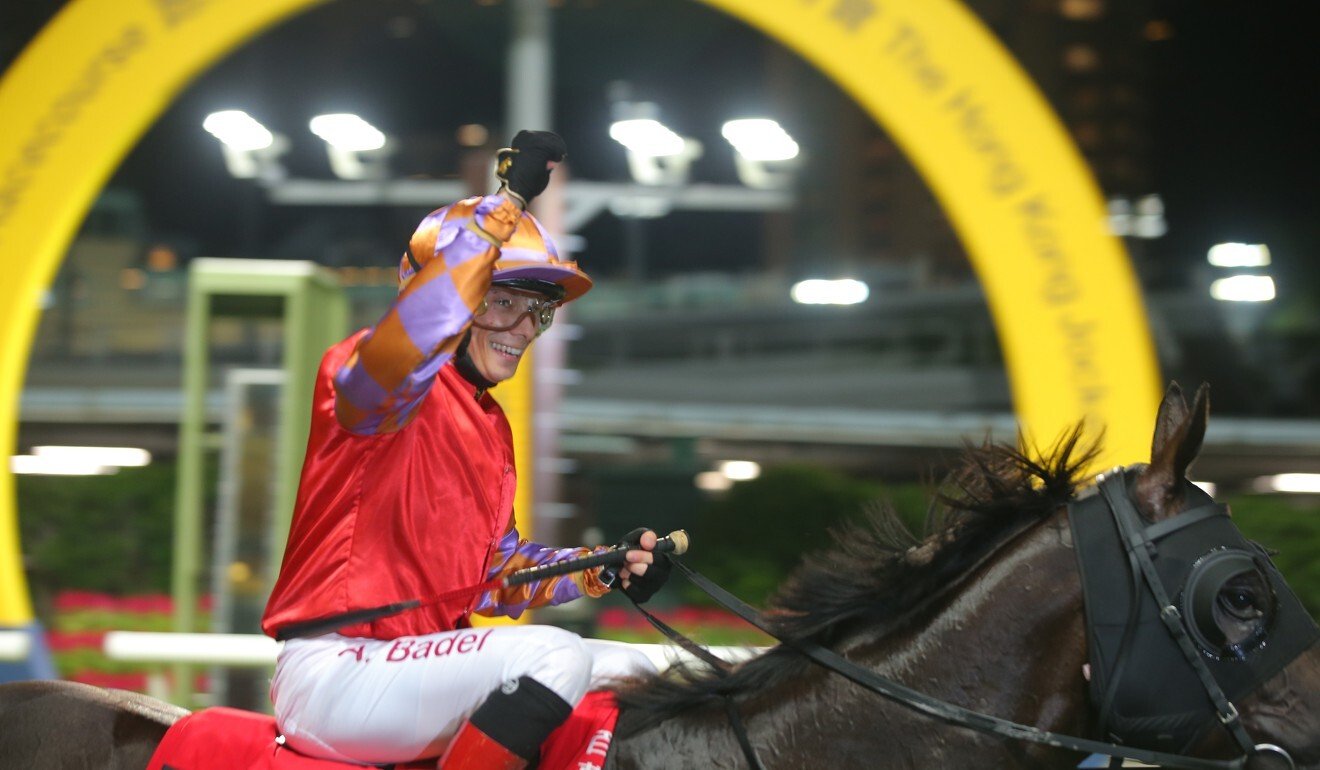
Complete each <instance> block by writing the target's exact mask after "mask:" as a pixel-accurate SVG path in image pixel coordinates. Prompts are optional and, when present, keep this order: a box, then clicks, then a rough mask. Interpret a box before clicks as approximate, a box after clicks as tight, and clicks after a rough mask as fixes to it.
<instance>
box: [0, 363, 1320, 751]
mask: <svg viewBox="0 0 1320 770" xmlns="http://www.w3.org/2000/svg"><path fill="white" fill-rule="evenodd" d="M1208 408H1209V401H1208V395H1207V389H1206V388H1205V386H1202V387H1201V389H1199V390H1198V391H1197V393H1196V396H1195V398H1194V400H1193V404H1192V406H1191V407H1189V406H1188V405H1187V403H1186V401H1185V399H1184V397H1183V395H1182V392H1181V390H1180V389H1179V388H1178V386H1177V385H1176V384H1174V385H1171V386H1170V388H1169V389H1168V391H1167V392H1166V394H1165V397H1164V399H1163V401H1162V403H1161V405H1160V409H1159V413H1158V416H1157V418H1156V426H1155V431H1154V437H1153V441H1152V453H1151V461H1150V463H1148V464H1142V465H1136V466H1131V467H1129V468H1128V469H1126V470H1125V471H1124V472H1123V474H1122V475H1121V477H1120V480H1121V481H1122V484H1121V485H1120V486H1118V487H1112V488H1113V489H1118V490H1120V493H1122V494H1124V496H1125V497H1126V499H1127V501H1128V504H1130V505H1131V506H1132V508H1133V509H1135V511H1136V512H1137V515H1139V516H1140V517H1141V519H1142V520H1143V521H1144V522H1146V523H1147V524H1150V525H1151V526H1154V527H1160V526H1161V524H1162V523H1163V522H1170V521H1173V520H1174V519H1175V517H1178V516H1179V515H1180V514H1183V513H1184V512H1187V513H1188V514H1193V513H1194V510H1193V509H1197V510H1199V508H1198V506H1200V504H1201V503H1203V502H1204V501H1202V500H1200V499H1199V498H1198V495H1203V493H1200V492H1199V491H1198V490H1196V489H1195V488H1194V487H1193V486H1192V485H1191V484H1190V482H1189V481H1188V480H1187V468H1188V466H1189V465H1190V464H1191V462H1192V461H1193V460H1194V459H1195V457H1196V455H1197V453H1198V452H1199V449H1200V446H1201V442H1202V439H1203V437H1204V434H1205V426H1206V422H1207V419H1208ZM1081 435H1082V434H1081V430H1080V427H1079V428H1077V429H1075V430H1073V431H1072V432H1071V433H1069V434H1068V435H1066V436H1064V437H1063V438H1062V439H1061V440H1060V441H1059V442H1057V443H1056V444H1055V446H1054V447H1053V448H1051V449H1050V450H1049V451H1047V452H1045V453H1043V456H1041V457H1038V458H1033V457H1031V456H1028V454H1027V453H1026V452H1024V451H1021V450H1019V449H1017V448H1014V447H1011V446H1007V445H994V444H986V445H982V446H978V447H969V448H968V450H967V451H966V453H965V456H964V462H963V465H962V466H961V469H960V470H958V471H956V472H955V473H954V474H953V475H952V476H951V479H952V481H953V482H954V483H953V485H952V486H951V487H949V488H946V491H944V492H941V493H939V494H938V495H937V496H936V497H935V499H934V501H933V502H932V520H933V521H934V523H935V526H933V527H930V528H929V529H930V530H931V534H929V535H927V536H926V537H924V538H922V539H918V538H916V537H914V536H912V535H910V534H908V533H907V531H906V530H905V529H903V528H902V526H901V525H899V524H898V523H897V519H896V518H895V517H894V516H893V514H892V513H885V512H883V511H882V512H879V513H877V514H875V515H873V516H872V517H870V518H868V519H867V520H865V521H863V522H861V523H858V524H854V525H851V526H849V527H848V528H846V529H844V530H841V531H840V532H839V533H837V535H836V539H835V544H834V545H833V546H832V547H829V548H827V549H826V550H824V551H823V552H821V553H819V554H817V555H815V556H812V557H809V558H808V559H806V560H805V561H804V563H803V564H802V565H801V566H800V567H799V568H798V570H797V571H796V572H795V573H794V574H793V575H791V576H790V578H789V579H788V580H787V581H786V582H785V584H784V585H783V586H781V588H780V590H779V591H778V592H777V593H776V595H775V596H774V597H773V598H772V600H771V601H770V604H769V608H768V610H767V612H766V615H765V616H766V617H767V618H769V622H770V624H771V626H772V630H773V631H774V632H775V634H776V636H778V637H779V638H781V639H786V640H791V641H790V643H784V644H781V645H779V646H776V647H773V648H771V649H770V650H769V651H767V652H765V653H764V654H762V655H760V656H758V657H755V658H752V659H751V660H748V661H745V662H743V663H741V664H739V665H737V666H736V667H734V668H733V669H732V670H729V671H724V670H716V669H714V668H701V667H696V666H691V667H679V668H678V669H677V670H671V671H670V672H667V673H665V674H661V675H658V676H654V677H647V678H643V679H638V680H633V681H631V682H627V683H624V684H622V685H620V686H619V687H618V688H617V691H616V697H617V700H618V703H619V706H620V716H619V721H618V724H617V726H616V730H615V740H614V744H613V746H612V749H611V755H610V758H609V760H608V762H607V766H609V767H612V768H614V769H615V770H652V769H655V768H730V769H733V768H745V767H747V766H748V765H749V763H750V762H751V761H753V759H751V758H749V757H748V756H746V755H745V753H744V751H743V749H742V748H741V747H740V743H739V741H738V740H737V739H736V738H735V732H734V731H733V730H732V729H731V726H730V719H731V711H732V712H733V713H736V715H737V716H738V717H739V718H740V721H741V723H742V724H743V725H744V726H745V731H746V736H747V737H748V739H749V743H750V745H751V746H752V747H753V749H752V751H753V752H754V754H755V755H756V757H755V761H759V762H760V763H762V764H763V766H764V767H766V768H768V769H770V770H774V769H778V768H800V767H817V766H826V767H843V766H849V767H852V766H865V767H876V768H916V767H941V768H986V767H1019V768H1071V767H1075V766H1077V764H1078V761H1079V759H1080V758H1081V757H1082V756H1083V755H1082V754H1079V753H1078V752H1077V751H1071V750H1066V749H1061V748H1057V747H1054V746H1050V745H1042V744H1037V743H1029V742H1023V741H1019V740H1015V739H1012V738H1005V737H1002V736H995V735H989V734H985V733H982V732H977V731H973V730H969V729H967V728H965V727H962V726H957V725H954V724H949V723H947V722H943V721H938V720H933V719H931V718H930V717H929V716H927V715H924V714H920V713H917V712H916V711H913V710H911V709H908V708H904V707H903V706H902V705H901V704H896V703H893V702H890V701H889V700H886V699H882V698H880V697H879V696H877V695H876V694H874V693H872V692H868V691H867V690H866V689H864V688H862V687H859V686H857V685H856V684H854V683H852V682H850V681H848V680H846V679H845V678H843V677H841V676H837V675H835V674H833V673H831V672H829V671H827V670H825V669H824V668H822V667H818V666H815V665H812V663H811V662H810V661H808V660H806V659H805V658H804V657H803V656H802V655H801V654H799V652H798V650H797V644H798V643H800V642H803V641H809V642H812V643H816V644H820V645H823V646H824V647H826V648H829V649H830V650H833V651H835V652H837V653H839V654H841V655H842V656H844V657H845V658H846V659H847V660H848V661H851V662H852V663H855V664H858V665H860V666H863V667H865V668H866V669H868V670H870V671H873V672H875V673H878V674H880V675H882V676H884V677H887V678H889V679H891V680H894V681H898V682H902V683H904V684H905V685H906V686H908V687H910V688H912V689H914V690H918V691H920V692H922V693H924V694H927V695H930V696H933V697H935V698H939V699H941V700H943V701H947V702H950V703H953V704H957V705H960V706H963V707H966V708H969V709H972V710H974V711H976V712H980V713H984V714H990V715H995V716H997V717H1001V718H1004V719H1009V720H1012V721H1014V722H1017V723H1021V724H1025V725H1029V726H1034V727H1037V728H1040V729H1042V730H1048V731H1051V732H1057V733H1063V734H1067V735H1074V736H1088V735H1089V736H1092V737H1095V738H1102V739H1108V738H1111V737H1114V735H1115V733H1116V732H1117V730H1116V728H1115V725H1117V724H1118V722H1117V721H1116V720H1110V719H1109V718H1108V715H1107V714H1106V713H1102V706H1101V705H1100V704H1097V703H1096V698H1095V697H1094V695H1095V693H1093V692H1092V689H1093V685H1094V684H1095V683H1094V682H1093V681H1090V680H1092V679H1094V678H1096V677H1103V676H1105V672H1097V671H1096V670H1095V669H1094V664H1095V663H1096V662H1097V660H1099V661H1101V665H1103V661H1104V658H1103V656H1102V658H1100V659H1097V658H1095V657H1093V656H1090V655H1089V654H1088V653H1093V652H1095V650H1094V649H1092V650H1088V645H1092V646H1094V645H1097V644H1098V643H1099V641H1098V640H1100V639H1101V637H1099V636H1096V635H1094V634H1093V633H1091V632H1090V630H1089V627H1088V611H1090V608H1089V607H1087V606H1085V605H1084V599H1083V597H1084V594H1087V596H1088V599H1089V598H1090V593H1088V592H1089V591H1090V590H1091V589H1089V588H1085V587H1084V582H1085V581H1084V576H1083V571H1082V570H1079V558H1078V554H1077V550H1078V548H1077V543H1076V542H1075V541H1074V530H1073V529H1072V528H1071V527H1070V521H1069V517H1070V516H1074V517H1076V516H1078V515H1080V514H1079V513H1078V511H1079V510H1080V509H1079V508H1077V507H1076V506H1077V505H1078V504H1079V502H1078V501H1079V500H1080V499H1081V498H1082V497H1083V496H1085V494H1086V491H1085V490H1084V489H1083V481H1084V469H1085V468H1086V467H1087V466H1088V465H1089V464H1090V463H1091V462H1093V461H1094V458H1095V456H1096V454H1097V452H1096V448H1095V446H1093V445H1083V444H1082V440H1081ZM1038 454H1040V453H1038ZM1092 489H1094V488H1092ZM1198 516H1199V514H1197V515H1196V516H1194V517H1193V518H1197V517H1198ZM1165 529H1168V527H1165ZM1239 537H1240V536H1239ZM1161 547H1162V546H1161ZM1207 550H1208V551H1209V552H1210V553H1212V554H1213V553H1220V552H1223V553H1227V552H1228V551H1229V550H1231V549H1225V548H1218V547H1211V548H1209V549H1207ZM1262 553H1263V552H1262ZM1252 558H1255V557H1252ZM1262 558H1263V557H1262ZM1198 563H1199V562H1198ZM1134 571H1135V568H1134ZM1129 578H1131V579H1133V580H1135V579H1136V577H1135V576H1134V575H1128V576H1123V577H1121V578H1119V579H1120V580H1128V579H1129ZM1152 590H1153V589H1152ZM1279 590H1280V591H1281V592H1283V593H1287V589H1286V586H1283V587H1281V588H1280V589H1279ZM1276 598H1277V601H1276ZM1286 598H1287V597H1286V596H1280V597H1275V594H1274V591H1273V590H1271V587H1270V586H1269V585H1267V584H1261V583H1259V582H1256V583H1253V582H1252V581H1251V580H1250V579H1246V578H1243V577H1241V576H1234V577H1232V578H1230V579H1226V580H1224V581H1222V584H1216V585H1215V586H1214V587H1213V591H1212V593H1211V595H1210V600H1211V604H1212V609H1213V612H1210V614H1208V615H1206V617H1207V618H1210V620H1205V619H1202V620H1201V621H1199V622H1201V623H1202V626H1203V627H1202V628H1201V632H1198V633H1197V639H1198V640H1202V641H1203V639H1202V637H1204V636H1209V637H1213V638H1219V637H1218V636H1217V634H1218V632H1222V637H1223V639H1227V640H1229V641H1228V642H1225V644H1227V645H1228V648H1231V649H1232V650H1233V652H1234V655H1235V656H1236V657H1233V656H1229V657H1230V658H1231V660H1227V662H1224V663H1223V665H1224V666H1227V667H1228V668H1229V669H1233V667H1234V666H1236V665H1238V664H1239V663H1240V664H1241V666H1243V667H1244V668H1243V669H1242V670H1243V671H1245V670H1247V669H1246V668H1245V667H1248V666H1251V665H1254V664H1253V663H1252V661H1254V660H1257V658H1256V657H1254V656H1259V655H1263V654H1265V653H1263V652H1261V651H1262V650H1269V651H1275V650H1278V649H1281V648H1285V647H1287V646H1288V645H1287V643H1286V642H1287V640H1286V639H1283V638H1279V637H1281V636H1282V635H1283V633H1284V631H1287V630H1288V629H1289V628H1292V627H1291V626H1288V624H1287V623H1286V622H1284V620H1283V619H1278V620H1276V619H1275V618H1274V615H1273V613H1275V612H1276V611H1277V612H1279V613H1283V612H1284V610H1285V602H1284V600H1285V599H1286ZM1295 609H1297V610H1300V605H1298V607H1297V608H1295ZM1302 616H1303V617H1302V619H1301V621H1299V622H1301V624H1302V625H1301V626H1297V627H1299V628H1300V627H1302V626H1304V625H1305V624H1306V623H1309V618H1306V617H1305V613H1304V611H1303V612H1302ZM1303 621H1304V622H1303ZM1207 623H1208V624H1209V627H1204V626H1205V624H1207ZM1215 624H1218V626H1216V625H1215ZM1243 628H1247V629H1254V630H1253V631H1252V633H1250V634H1248V633H1246V632H1243V631H1242V630H1241V629H1243ZM1309 628H1311V629H1312V630H1313V629H1314V624H1310V626H1309ZM1217 629H1218V631H1217ZM1202 632H1203V633H1202ZM1288 633H1292V632H1291V631H1288ZM1271 634H1273V636H1271ZM1125 636H1127V634H1125ZM1137 637H1138V638H1140V634H1137ZM1313 641H1314V636H1313V635H1312V636H1309V637H1307V638H1306V639H1304V640H1302V642H1301V643H1300V644H1297V645H1294V646H1295V647H1297V648H1298V651H1297V653H1296V654H1295V655H1292V656H1291V659H1290V660H1288V661H1284V663H1286V666H1285V665H1283V664H1282V663H1281V664H1280V670H1278V671H1274V670H1272V669H1271V670H1269V671H1266V672H1264V674H1267V675H1263V681H1261V682H1259V683H1257V684H1253V687H1252V689H1251V691H1250V692H1249V693H1244V694H1243V697H1241V698H1239V699H1237V700H1236V706H1235V707H1234V708H1235V713H1236V715H1237V717H1236V720H1237V721H1240V727H1241V728H1242V729H1244V730H1245V731H1246V733H1248V734H1249V736H1250V739H1251V740H1252V741H1255V742H1257V743H1259V744H1273V745H1274V746H1276V747H1278V751H1277V752H1276V751H1268V752H1263V753H1259V754H1255V755H1254V756H1252V757H1251V759H1250V761H1245V762H1244V763H1243V765H1244V766H1245V767H1248V768H1257V767H1261V768H1265V767H1288V766H1290V762H1291V763H1295V765H1296V766H1297V767H1300V768H1303V769H1304V770H1320V646H1317V645H1314V644H1313V643H1312V642H1313ZM1142 654H1143V650H1142V649H1141V645H1140V644H1138V645H1137V646H1134V647H1131V648H1126V647H1125V648H1124V649H1123V650H1122V652H1121V656H1132V658H1133V661H1134V665H1136V664H1140V663H1141V661H1140V658H1141V656H1142ZM1198 654H1202V655H1205V656H1207V658H1209V657H1214V656H1213V655H1211V653H1209V652H1199V653H1198ZM1110 662H1113V661H1110ZM1157 665H1158V666H1163V665H1165V664H1164V663H1157ZM1216 665H1218V664H1216ZM1129 668H1130V667H1129ZM1136 670H1140V669H1136ZM1109 673H1111V674H1112V673H1113V672H1112V671H1111V672H1109ZM1115 681H1117V675H1115ZM1139 684H1140V682H1139ZM1146 684H1149V683H1148V682H1147V683H1146ZM1157 692H1158V688H1157ZM1173 695H1175V693H1170V696H1171V697H1172V696H1173ZM1119 700H1120V701H1121V700H1122V698H1121V696H1120V698H1119ZM182 713H184V712H183V711H182V710H181V709H176V708H174V707H172V706H168V705H166V704H162V703H159V702H157V701H152V700H150V699H148V698H145V697H144V696H139V695H134V694H125V693H116V692H112V691H103V690H99V689H97V688H90V687H85V686H82V685H75V684H72V683H59V682H44V683H36V682H34V683H18V684H10V685H4V686H0V725H3V730H0V768H8V767H23V768H33V767H42V768H45V767H61V768H62V767H79V768H93V767H95V768H102V767H104V768H140V767H145V765H146V762H147V760H148V757H149V755H150V754H151V750H152V747H153V746H154V745H155V742H156V741H159V739H160V736H161V735H162V734H163V733H164V731H165V729H166V728H167V727H168V725H169V724H170V723H172V722H173V721H174V720H175V719H177V718H178V717H179V716H180V715H182ZM1155 721H1156V722H1158V721H1159V720H1155ZM1101 722H1104V723H1105V724H1104V725H1101V724H1100V723H1101ZM1194 727H1195V729H1194V730H1193V731H1192V732H1190V733H1186V734H1185V735H1184V736H1183V738H1187V736H1188V735H1190V738H1187V739H1186V740H1183V739H1182V738H1180V739H1179V741H1180V744H1179V745H1176V746H1174V750H1175V751H1180V752H1183V753H1185V754H1189V755H1192V756H1195V757H1204V758H1232V757H1238V756H1241V755H1242V754H1243V751H1242V750H1241V749H1240V748H1238V746H1237V745H1235V743H1234V741H1233V739H1232V737H1231V736H1230V735H1229V731H1228V730H1226V729H1221V728H1220V727H1219V726H1218V725H1216V724H1215V720H1214V719H1207V720H1206V721H1205V724H1200V725H1194ZM1097 731H1101V733H1102V734H1097ZM1119 737H1120V738H1121V736H1119ZM1282 752H1286V753H1287V755H1289V756H1290V759H1287V758H1285V757H1283V756H1282Z"/></svg>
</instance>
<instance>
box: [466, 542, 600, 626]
mask: <svg viewBox="0 0 1320 770" xmlns="http://www.w3.org/2000/svg"><path fill="white" fill-rule="evenodd" d="M600 550H602V549H600V548H551V547H549V546H544V545H541V544H539V543H533V542H530V541H527V540H524V539H522V538H521V536H520V535H519V534H518V530H517V529H516V528H514V527H509V529H508V531H507V532H505V533H504V536H503V537H502V538H500V542H499V545H498V546H496V552H495V557H494V559H493V560H492V561H491V564H492V565H494V566H492V567H491V569H490V572H489V574H487V576H486V577H487V579H494V578H497V577H504V576H505V575H508V574H511V573H513V572H517V571H518V570H520V569H526V568H527V567H539V566H541V565H543V564H554V563H557V562H561V561H567V560H568V559H577V558H579V557H582V556H588V555H590V554H592V553H596V552H597V551H600ZM609 590H610V589H609V588H607V587H606V586H605V585H604V584H603V583H601V582H600V568H599V567H597V568H595V569H589V570H585V571H583V572H574V573H571V574H568V575H559V576H557V577H552V578H546V579H545V580H538V581H536V582H534V583H528V584H526V585H521V586H510V587H508V588H496V589H493V590H491V591H487V592H486V593H485V594H482V595H481V597H479V598H478V599H477V605H476V607H475V608H474V610H473V611H474V612H476V613H477V614H478V615H487V616H490V615H508V616H509V617H511V618H516V617H518V616H519V615H521V614H522V613H523V611H524V610H528V609H533V608H535V607H545V606H549V605H555V604H563V603H564V602H568V601H572V600H574V599H577V598H579V597H582V596H590V597H592V598H595V597H598V596H601V595H603V594H605V593H607V592H608V591H609Z"/></svg>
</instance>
